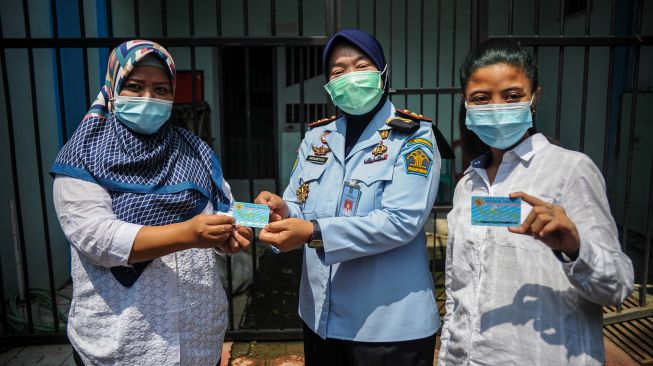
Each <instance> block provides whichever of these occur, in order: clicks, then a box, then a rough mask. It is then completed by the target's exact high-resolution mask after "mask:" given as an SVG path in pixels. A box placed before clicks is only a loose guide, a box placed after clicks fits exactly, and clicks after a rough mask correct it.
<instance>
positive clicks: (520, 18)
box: [0, 0, 653, 344]
mask: <svg viewBox="0 0 653 366" xmlns="http://www.w3.org/2000/svg"><path fill="white" fill-rule="evenodd" d="M646 15H648V16H646ZM651 15H653V4H651V3H648V2H644V1H642V0H629V1H624V2H617V1H616V0H611V1H610V2H608V1H606V0H603V1H590V0H581V1H572V0H560V1H559V2H557V3H556V4H553V2H551V3H550V2H540V1H539V0H534V1H532V2H516V1H512V0H468V1H455V0H355V1H342V0H324V1H320V0H295V1H293V2H292V3H291V4H289V3H287V2H280V1H276V0H258V1H257V0H242V1H240V2H227V1H221V0H215V1H193V0H188V1H172V0H160V1H158V0H150V1H146V0H140V1H139V0H134V1H127V0H51V1H49V2H46V1H45V0H43V1H38V0H33V1H28V0H22V1H20V0H7V1H4V2H2V5H0V32H1V33H0V36H1V38H2V41H1V43H0V64H1V65H0V66H1V75H0V76H1V77H2V89H1V90H0V93H2V96H3V97H2V98H0V99H1V100H0V103H2V104H1V105H2V107H3V111H2V112H1V113H0V116H1V118H2V120H1V121H0V131H1V132H0V168H5V171H7V172H9V174H8V175H7V178H6V179H2V180H0V201H1V202H3V203H0V239H1V240H0V249H1V251H0V298H2V299H3V301H2V303H1V306H0V322H1V325H2V328H1V329H2V331H1V335H0V339H1V340H2V342H3V344H32V343H52V342H65V341H66V338H65V329H64V325H63V324H64V323H63V322H62V320H63V318H65V316H66V314H65V311H63V310H61V309H60V308H59V307H58V306H57V303H58V302H60V300H61V297H60V296H59V295H58V294H57V293H58V291H59V290H60V288H61V287H62V286H64V285H65V284H66V283H67V282H68V280H69V277H70V276H69V267H68V261H69V254H68V250H69V249H68V245H67V243H66V241H65V238H64V237H63V234H62V233H61V229H60V228H59V225H58V222H57V220H56V217H55V215H54V209H53V207H52V204H51V194H50V192H51V185H52V179H51V178H50V177H49V175H48V174H47V170H48V169H49V165H50V164H51V163H52V161H53V160H54V157H55V156H56V153H57V151H58V149H59V148H60V146H61V145H62V144H63V143H65V141H66V140H67V138H68V137H69V136H70V135H71V134H72V132H73V131H74V129H75V128H76V126H77V123H78V122H79V120H80V119H81V116H82V115H83V114H84V112H85V111H86V108H87V107H88V106H89V104H90V102H91V100H92V99H93V97H94V96H95V93H96V92H97V90H98V89H99V85H100V83H101V81H102V78H103V76H104V71H103V70H104V68H105V67H106V57H107V55H108V52H109V51H110V50H111V48H113V47H115V46H116V45H118V44H119V43H121V42H123V41H125V40H129V39H133V38H146V39H151V40H153V41H156V42H158V43H160V44H162V45H163V46H165V47H167V48H168V49H170V50H171V53H172V55H173V57H174V58H175V60H176V61H177V63H178V70H180V77H181V76H182V75H183V76H184V77H186V79H185V80H186V81H185V82H184V83H181V84H183V87H184V88H185V89H184V90H185V91H184V93H186V96H185V99H184V100H183V101H179V100H177V101H176V104H177V105H176V107H175V108H176V111H177V112H178V115H179V116H182V117H180V118H181V119H183V121H180V123H183V124H185V125H186V126H189V127H190V128H191V129H193V130H194V131H195V132H196V133H198V135H200V136H201V137H202V138H204V139H205V140H206V141H207V142H208V143H209V144H211V145H212V146H213V147H214V148H215V149H216V150H217V151H218V153H219V156H220V157H221V159H222V161H223V166H224V170H225V176H226V179H228V180H229V181H230V182H232V185H233V186H234V193H235V194H237V198H239V199H242V200H250V201H251V200H253V198H254V197H255V194H256V192H257V191H259V190H261V189H268V190H273V191H276V192H280V191H281V190H282V189H283V188H284V187H285V184H286V182H287V179H288V178H287V176H288V173H289V172H290V167H291V165H292V161H293V160H294V158H295V157H294V150H295V148H296V146H298V144H299V141H300V139H301V137H303V134H304V132H305V130H306V126H305V123H306V122H307V121H310V120H312V119H317V118H321V117H324V116H325V115H331V114H334V113H335V109H334V107H333V105H331V104H329V102H328V99H327V98H326V95H325V93H324V91H323V90H322V89H321V86H322V84H323V83H324V79H322V77H323V76H322V73H323V72H322V70H321V48H322V46H323V44H324V42H325V41H326V38H327V35H328V34H331V33H333V32H334V31H335V30H338V29H342V28H361V29H364V30H366V31H368V32H370V33H372V34H374V35H375V36H377V37H378V38H379V39H380V41H381V42H382V44H383V45H384V48H385V51H386V54H387V59H388V62H389V65H390V77H391V84H390V85H391V88H390V94H391V98H392V100H393V103H394V104H395V105H397V106H399V107H406V108H409V109H411V110H416V111H421V112H422V113H424V114H426V115H430V116H433V117H434V121H435V122H434V123H436V124H437V125H438V128H439V129H440V130H441V131H442V132H443V134H444V135H445V137H447V139H448V141H449V142H450V143H451V144H452V146H453V147H454V149H456V152H457V155H458V158H457V159H456V160H455V161H451V162H443V169H442V172H441V177H442V179H441V180H442V182H441V185H440V190H439V194H438V199H437V203H436V206H435V207H434V208H433V219H432V220H430V221H429V222H428V224H427V227H426V230H427V231H428V232H430V233H432V234H433V238H432V241H433V243H432V247H431V248H430V250H431V252H432V254H431V268H432V271H433V274H434V278H435V279H436V283H437V290H438V292H439V293H440V294H441V292H442V271H443V267H444V266H443V261H444V255H443V252H442V251H443V246H442V245H441V244H438V243H437V239H436V237H438V230H442V226H440V228H438V226H437V223H438V222H440V223H442V220H443V219H444V215H445V214H446V213H447V212H448V210H449V209H450V204H451V200H452V195H453V189H454V187H455V183H456V181H457V178H458V177H459V176H460V173H461V172H462V170H463V169H464V168H463V167H464V166H466V164H467V162H466V161H463V159H462V158H461V155H462V154H461V151H460V142H459V133H458V129H457V122H458V110H459V108H460V100H461V93H460V89H459V84H458V80H457V77H458V72H457V68H458V65H460V63H461V62H462V59H463V57H464V56H465V54H466V53H467V52H468V51H469V49H470V47H472V46H473V45H476V44H478V43H479V42H480V41H482V40H485V39H487V38H494V37H512V38H514V39H518V40H519V41H520V42H521V43H522V44H523V45H526V46H529V47H531V48H532V51H533V53H534V55H535V57H536V58H537V59H538V62H539V66H540V70H541V81H540V83H541V85H542V87H543V88H544V94H543V97H542V99H541V102H540V104H539V105H538V116H537V118H536V125H537V127H538V129H539V130H541V131H542V132H544V133H545V134H547V135H549V136H550V137H553V138H554V139H556V140H557V141H560V143H561V145H562V146H564V147H567V148H571V149H575V150H580V151H584V152H586V153H587V154H588V155H590V157H592V158H593V159H594V161H595V162H596V164H597V165H598V166H599V167H600V168H601V169H602V171H603V173H604V176H605V177H606V181H607V186H608V194H609V198H610V203H611V207H612V210H613V214H614V215H615V217H616V218H617V221H618V223H619V226H620V234H621V238H622V245H623V247H624V249H625V250H626V251H627V253H628V254H629V255H630V257H631V258H632V259H633V262H634V263H635V269H636V281H637V282H638V283H640V284H641V286H640V289H641V293H642V295H644V296H640V298H641V299H642V300H641V304H640V305H641V306H646V304H645V299H646V296H645V295H646V290H647V280H648V279H650V277H651V275H650V274H649V270H648V268H649V263H650V261H651V260H650V258H651V254H650V236H651V232H650V231H651V229H650V228H651V226H653V221H652V220H653V194H651V193H650V192H652V191H653V178H652V174H653V166H652V163H651V162H652V161H653V141H652V140H653V130H652V129H650V127H649V125H647V122H646V116H648V115H649V114H647V113H646V112H647V111H648V108H650V106H652V105H653V103H647V102H646V101H648V100H649V98H650V97H651V94H650V93H645V92H642V90H651V86H652V85H651V83H652V81H651V80H652V77H651V67H650V65H651V64H652V63H651V61H652V60H653V55H652V52H651V51H652V49H651V47H650V46H651V43H652V42H651V34H652V33H653V29H652V27H653V24H651V21H650V19H651V18H652V17H651ZM646 22H648V23H646ZM644 33H645V34H646V35H645V34H644ZM579 65H582V67H581V66H579ZM646 66H648V67H646ZM178 93H179V87H178ZM568 96H571V99H567V97H568ZM574 98H576V99H574ZM642 99H643V100H644V102H642ZM642 106H644V107H642ZM198 126H202V127H198ZM234 182H235V183H234ZM265 255H267V254H266V253H265V247H264V246H261V245H256V244H255V245H252V249H251V251H250V252H248V253H247V254H245V257H243V256H240V257H239V258H240V260H241V261H242V260H243V258H245V259H244V260H246V261H247V262H248V266H249V267H250V268H251V271H250V272H251V273H248V274H246V276H247V277H249V279H248V281H247V286H246V291H245V292H244V293H243V294H238V293H237V287H238V285H237V284H235V283H234V281H235V279H234V276H233V275H234V273H235V272H234V268H232V267H234V266H236V264H235V263H232V261H235V260H238V259H236V257H232V258H229V259H227V260H226V263H225V264H226V267H227V272H226V276H227V278H226V287H227V292H228V297H229V305H230V317H229V319H230V322H229V329H228V333H227V337H228V338H230V339H235V340H239V339H240V340H251V339H259V340H264V339H275V340H278V339H296V338H301V329H300V327H298V326H295V325H296V324H298V323H297V322H296V290H297V289H295V293H294V294H293V295H292V296H290V297H292V299H291V300H290V303H287V302H286V303H284V304H281V305H279V306H280V308H279V309H278V310H279V312H280V313H279V314H276V315H275V316H276V317H281V318H287V319H289V321H288V323H287V324H281V325H274V323H268V322H266V321H265V320H264V319H262V315H260V314H259V317H258V318H256V317H253V318H247V317H246V316H245V315H246V314H244V313H243V314H241V315H240V317H239V316H238V315H237V314H236V313H235V312H239V311H238V310H237V309H241V310H242V308H243V307H245V308H247V306H248V304H252V303H253V302H254V301H255V299H256V297H257V296H263V295H262V294H264V293H265V291H266V290H268V289H269V286H274V284H275V281H276V282H279V281H282V280H283V281H295V282H293V284H295V285H296V283H297V281H298V275H299V274H298V272H297V268H298V267H297V266H298V263H299V261H301V258H300V256H299V255H297V254H289V255H285V254H284V255H281V256H277V257H274V259H273V260H270V261H267V260H263V259H262V258H266V257H264V256H265ZM271 263H277V264H271ZM241 264H242V262H239V263H238V264H237V265H238V266H240V265H241ZM261 266H264V267H265V268H263V269H261V268H260V267H261ZM277 266H282V267H283V266H285V267H283V268H282V269H284V270H288V271H289V272H288V273H290V274H289V275H288V276H287V277H283V278H282V277H275V278H273V279H266V277H265V276H263V271H270V270H272V271H278V270H279V269H280V267H277ZM299 268H300V267H299ZM265 274H266V275H267V274H269V273H268V272H266V273H265ZM41 287H45V290H37V289H35V288H41ZM293 301H294V302H293ZM27 304H30V305H27ZM35 304H41V305H35ZM43 313H46V314H49V318H48V317H47V316H46V318H47V319H45V320H44V319H43V315H42V314H43ZM293 317H294V318H293ZM269 324H272V325H269ZM288 324H290V325H289V326H288ZM293 324H294V325H293Z"/></svg>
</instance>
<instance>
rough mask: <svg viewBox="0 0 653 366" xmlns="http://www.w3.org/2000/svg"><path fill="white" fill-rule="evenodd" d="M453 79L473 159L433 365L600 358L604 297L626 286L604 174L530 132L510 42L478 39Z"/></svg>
mask: <svg viewBox="0 0 653 366" xmlns="http://www.w3.org/2000/svg"><path fill="white" fill-rule="evenodd" d="M460 79H461V86H462V88H463V93H464V98H465V109H464V110H462V113H461V123H460V128H461V136H462V137H463V147H464V149H465V151H466V153H468V154H470V155H472V156H474V155H475V156H478V157H477V158H476V159H474V160H473V161H472V163H471V166H470V167H469V168H468V169H467V170H466V171H465V174H464V176H463V177H462V179H461V180H460V181H459V182H458V185H457V186H456V190H455V194H454V202H453V209H452V211H451V213H450V214H449V215H448V223H449V241H448V244H447V258H446V276H445V288H446V292H447V300H446V310H447V314H446V316H445V318H444V326H443V330H442V336H441V348H440V353H439V356H438V364H439V365H440V366H442V365H463V364H464V365H468V364H491V365H601V364H603V358H604V350H603V335H602V312H601V305H611V304H619V303H621V302H622V301H623V300H624V299H625V298H626V297H627V296H628V295H629V294H630V292H631V290H632V287H633V268H632V264H631V261H630V259H629V258H628V257H627V256H626V255H625V254H624V253H623V252H622V251H621V249H620V245H619V241H618V239H617V228H616V225H615V223H614V220H613V218H612V216H611V214H610V208H609V206H608V202H607V198H606V194H605V183H604V180H603V178H602V176H601V172H600V171H599V170H598V168H597V167H596V166H595V165H594V163H593V162H592V161H591V160H590V159H589V158H588V157H587V156H586V155H584V154H582V153H578V152H574V151H569V150H566V149H563V148H561V147H559V146H556V145H553V144H551V143H550V142H549V141H548V140H547V138H545V137H544V136H543V135H541V134H539V133H537V132H536V131H535V130H534V128H533V123H532V121H533V120H532V117H533V115H534V113H535V106H536V104H537V101H538V98H539V95H540V93H541V91H540V86H539V85H538V77H537V66H536V64H535V63H534V62H533V59H532V57H531V55H530V54H529V53H528V52H527V51H526V50H525V49H523V48H522V47H521V46H520V45H519V44H518V43H517V42H515V41H509V40H489V41H487V42H484V43H482V44H481V45H479V46H478V48H477V49H475V50H473V51H471V52H470V54H469V55H468V56H467V58H466V60H465V61H464V63H463V65H462V66H461V68H460ZM462 121H464V123H462ZM479 155H480V156H479ZM485 197H501V198H499V199H497V200H496V201H495V202H499V203H501V204H503V205H505V207H499V206H500V205H495V206H491V205H488V204H487V203H486V201H485ZM508 197H510V198H512V200H511V199H510V198H508ZM518 199H520V200H521V203H516V202H519V200H518ZM484 205H486V206H484ZM519 208H521V210H520V211H521V212H520V214H519V215H517V214H515V211H514V210H515V209H517V210H519ZM487 209H497V210H498V211H495V212H491V211H489V210H487ZM483 210H485V211H483ZM502 213H503V214H505V215H507V216H501V214H502ZM511 213H512V214H515V216H514V217H512V218H510V217H509V216H510V214H511ZM506 217H508V219H506ZM511 220H515V221H514V224H511V223H506V221H507V222H510V221H511ZM473 222H474V223H473ZM497 225H502V226H503V227H502V226H497ZM506 226H511V227H506Z"/></svg>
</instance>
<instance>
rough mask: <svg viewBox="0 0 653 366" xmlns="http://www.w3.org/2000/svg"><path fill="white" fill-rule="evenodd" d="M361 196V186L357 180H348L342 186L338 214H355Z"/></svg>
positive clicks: (347, 215)
mask: <svg viewBox="0 0 653 366" xmlns="http://www.w3.org/2000/svg"><path fill="white" fill-rule="evenodd" d="M360 198H361V188H360V186H359V185H358V184H357V183H356V181H355V180H351V181H347V182H345V184H344V185H343V187H342V195H341V196H340V204H339V205H338V216H346V217H350V216H354V215H355V214H356V209H357V208H358V201H360Z"/></svg>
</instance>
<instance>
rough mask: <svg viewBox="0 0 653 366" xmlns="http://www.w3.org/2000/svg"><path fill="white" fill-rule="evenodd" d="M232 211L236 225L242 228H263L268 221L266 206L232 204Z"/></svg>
mask: <svg viewBox="0 0 653 366" xmlns="http://www.w3.org/2000/svg"><path fill="white" fill-rule="evenodd" d="M232 210H233V211H232V215H233V217H234V219H235V220H236V224H239V225H242V226H249V227H257V228H263V227H265V225H267V224H268V222H269V219H270V209H269V208H268V206H266V205H258V204H256V203H246V202H234V204H233V207H232Z"/></svg>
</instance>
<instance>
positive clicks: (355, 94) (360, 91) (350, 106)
mask: <svg viewBox="0 0 653 366" xmlns="http://www.w3.org/2000/svg"><path fill="white" fill-rule="evenodd" d="M386 68H387V66H386ZM383 72H385V69H383V71H354V72H349V73H346V74H344V75H342V76H339V77H337V78H335V79H333V80H331V81H330V82H329V83H327V84H326V85H325V86H324V89H326V91H327V93H329V95H330V96H331V100H332V101H333V104H335V105H336V106H337V107H338V108H340V109H341V110H342V111H343V112H345V113H347V114H352V115H355V116H360V115H362V114H365V113H367V112H369V111H371V110H372V109H373V108H374V107H375V106H376V105H377V103H379V100H381V97H382V96H383V88H382V87H381V74H383Z"/></svg>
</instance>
